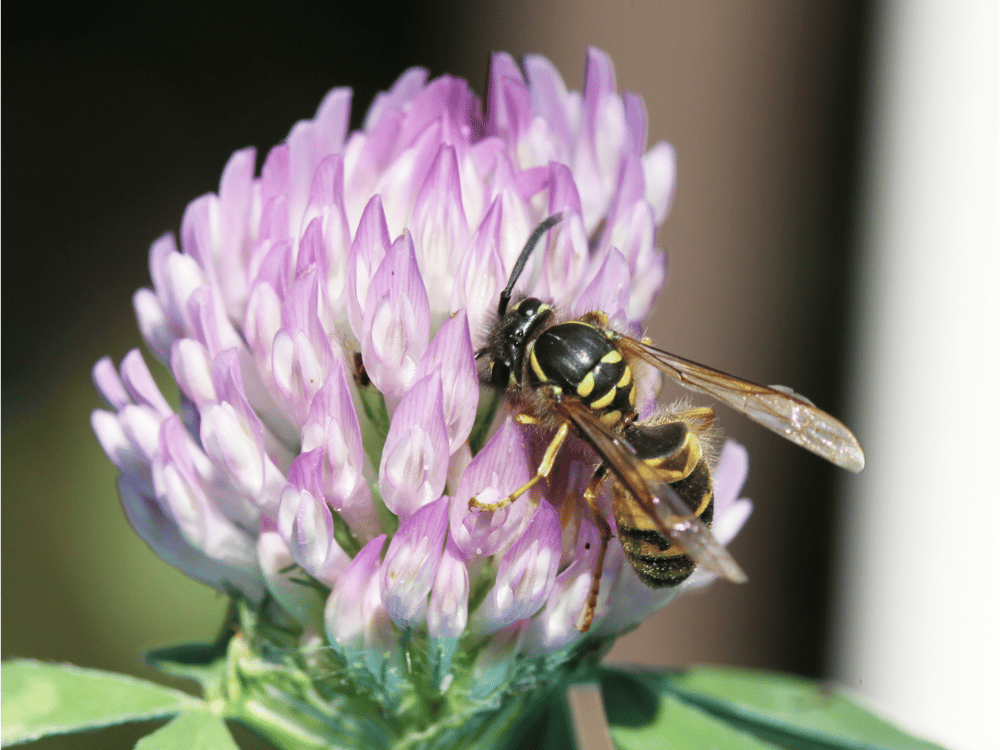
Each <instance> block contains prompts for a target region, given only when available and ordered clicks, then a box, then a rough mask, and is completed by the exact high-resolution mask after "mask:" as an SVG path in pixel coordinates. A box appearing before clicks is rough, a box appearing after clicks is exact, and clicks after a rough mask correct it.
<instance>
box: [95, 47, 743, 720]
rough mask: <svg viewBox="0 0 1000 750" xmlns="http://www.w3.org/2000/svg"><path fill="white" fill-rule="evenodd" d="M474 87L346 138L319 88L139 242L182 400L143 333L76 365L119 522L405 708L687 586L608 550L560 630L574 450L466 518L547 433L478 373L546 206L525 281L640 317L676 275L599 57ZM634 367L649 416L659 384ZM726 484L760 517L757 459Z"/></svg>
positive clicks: (520, 666) (467, 696)
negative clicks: (552, 222)
mask: <svg viewBox="0 0 1000 750" xmlns="http://www.w3.org/2000/svg"><path fill="white" fill-rule="evenodd" d="M485 99H486V101H485V108H484V107H483V105H482V103H481V102H480V100H479V99H478V98H477V96H476V95H475V94H474V93H473V92H472V91H471V90H470V88H469V86H468V84H467V83H466V82H465V81H463V80H460V79H456V78H452V77H449V76H442V77H440V78H436V79H433V80H429V81H428V80H427V73H426V71H424V70H421V69H412V70H409V71H407V72H406V73H404V74H403V75H402V76H401V77H400V78H399V80H398V81H397V82H396V83H395V84H394V85H393V87H392V88H391V89H390V90H389V91H387V92H384V93H382V94H380V95H379V96H377V97H376V98H375V100H374V102H373V103H372V105H371V107H370V109H369V111H368V113H367V116H366V118H365V120H364V125H363V127H362V128H361V129H360V130H358V131H354V132H348V119H349V109H350V103H351V92H350V90H348V89H335V90H333V91H331V92H330V93H329V94H328V95H327V96H326V98H325V99H324V100H323V102H322V103H321V104H320V107H319V109H318V111H317V113H316V116H315V117H314V118H313V119H311V120H307V121H303V122H299V123H298V124H296V125H295V126H294V127H293V128H292V130H291V132H290V133H289V135H288V138H287V139H286V140H285V142H283V143H281V144H280V145H278V146H276V147H274V148H273V149H272V150H271V151H270V152H269V153H268V154H267V155H266V157H265V158H264V159H263V163H262V165H261V167H260V171H259V174H258V173H257V172H256V166H255V165H256V160H257V156H256V153H255V152H254V150H253V149H246V150H243V151H238V152H236V153H235V154H233V156H232V157H231V158H230V160H229V162H228V164H227V165H226V167H225V169H224V170H223V173H222V178H221V181H220V185H219V190H218V192H217V193H212V194H208V195H205V196H202V197H201V198H198V199H197V200H195V201H193V202H192V203H191V204H190V205H189V206H188V208H187V210H186V212H185V214H184V217H183V220H182V222H181V231H180V239H179V245H178V241H177V240H176V239H175V238H174V236H173V235H169V234H168V235H165V236H163V237H161V238H160V239H158V240H156V241H155V242H154V243H153V245H152V248H151V251H150V272H151V276H152V282H153V283H152V287H151V288H147V289H141V290H139V291H138V292H137V293H136V294H135V298H134V305H135V312H136V316H137V318H138V322H139V327H140V329H141V332H142V335H143V338H144V340H145V342H146V344H147V346H148V347H149V350H150V352H151V353H152V355H153V356H154V357H155V358H156V359H158V360H159V361H160V362H162V363H163V364H164V365H166V366H167V367H168V368H169V370H170V373H171V374H172V376H173V378H174V380H175V381H176V384H177V387H178V390H179V406H178V408H177V409H175V408H173V407H172V406H171V405H170V404H169V403H168V401H167V399H166V398H165V397H164V395H163V394H162V393H161V391H160V390H159V388H158V387H157V386H156V384H155V383H154V380H153V377H152V375H151V373H150V371H149V369H148V368H147V365H146V363H145V362H144V360H143V357H142V355H140V353H139V352H138V351H132V352H130V353H129V354H128V355H126V357H125V358H124V359H123V360H122V362H121V364H120V367H118V368H117V369H116V368H115V367H114V366H113V364H112V362H111V361H110V359H107V358H105V359H102V360H101V361H100V362H98V363H97V365H96V366H95V368H94V381H95V383H96V386H97V389H98V390H99V392H100V393H101V395H102V396H103V398H104V400H105V401H106V402H107V404H108V406H109V407H110V409H109V410H99V411H95V412H94V414H93V418H92V422H93V427H94V430H95V432H96V434H97V436H98V439H99V440H100V443H101V445H102V447H103V448H104V450H105V452H106V453H107V455H108V457H109V458H110V459H111V461H112V462H113V463H114V464H115V466H116V467H117V468H118V469H119V472H120V478H119V482H118V489H119V494H120V497H121V501H122V505H123V507H124V510H125V513H126V515H127V517H128V519H129V521H130V523H131V524H132V526H133V527H134V528H135V530H136V531H137V533H138V534H139V535H140V536H141V537H142V538H143V539H144V540H145V541H146V542H147V543H148V544H149V546H150V547H151V548H152V549H153V550H154V551H155V552H156V553H157V554H158V555H159V556H160V557H161V558H163V559H164V560H166V561H167V562H168V563H170V564H171V565H174V566H175V567H177V568H179V569H180V570H182V571H184V572H185V573H187V574H188V575H190V576H192V577H194V578H196V579H198V580H200V581H203V582H204V583H206V584H208V585H210V586H213V587H215V588H216V589H218V590H220V591H223V592H225V593H227V594H231V595H233V596H236V597H238V598H239V599H240V600H241V601H243V602H245V603H246V605H247V607H249V608H256V611H258V612H261V613H264V615H263V617H264V619H265V620H267V621H268V622H271V623H280V624H281V625H282V628H283V631H282V632H285V633H287V632H291V633H292V634H293V640H294V639H297V641H295V642H296V643H298V644H299V645H302V644H306V643H312V644H319V645H320V649H319V650H318V651H317V652H316V654H318V655H317V656H316V658H317V659H319V660H320V662H321V663H322V664H323V665H325V667H324V669H326V670H327V671H326V672H325V674H327V675H331V674H336V675H337V680H339V681H340V682H338V683H337V684H350V685H352V686H353V688H352V689H356V690H357V691H360V693H361V694H364V695H366V696H369V697H371V698H372V699H373V700H375V699H377V700H379V701H381V702H382V703H383V704H385V703H386V702H389V703H391V704H392V705H395V706H397V708H399V711H400V712H404V713H405V707H406V706H408V705H410V703H408V702H407V698H406V696H407V695H409V694H411V693H414V692H415V693H417V694H423V693H422V692H421V691H424V692H427V691H429V692H430V693H433V694H435V695H441V694H444V693H446V692H448V693H449V694H450V695H460V696H462V700H465V701H467V702H468V703H469V705H472V704H474V703H475V702H476V701H480V702H483V703H484V704H485V703H486V702H489V701H490V700H495V699H496V697H497V696H499V695H507V694H509V693H510V692H511V691H513V690H514V687H512V685H513V684H514V683H516V681H517V680H518V679H522V680H523V679H528V678H527V677H525V675H526V674H527V672H526V670H528V671H530V669H529V666H530V665H535V667H532V668H536V671H535V672H534V673H533V674H534V675H535V678H537V675H538V674H539V673H540V671H541V670H542V669H543V667H544V669H551V668H553V666H554V665H558V664H571V663H572V660H573V658H575V656H574V655H577V654H579V653H582V651H581V649H588V648H589V649H591V650H592V651H596V650H599V648H600V647H601V646H600V644H604V643H610V641H611V640H612V639H613V638H614V636H616V635H617V634H619V633H621V632H624V631H626V630H629V629H631V628H632V627H634V626H635V624H637V623H638V622H639V621H640V620H641V619H643V618H644V617H645V616H647V615H648V614H649V613H651V612H652V611H654V610H655V609H656V608H658V607H659V606H662V605H663V604H664V603H665V601H666V600H667V599H669V598H670V597H672V596H673V595H675V594H676V593H677V589H666V590H663V589H661V590H653V589H650V588H648V587H646V586H645V585H644V584H642V583H641V582H640V581H639V579H638V578H637V577H636V575H635V573H634V572H633V571H632V569H631V568H630V566H629V565H628V563H627V562H626V561H625V559H624V555H623V554H622V550H621V547H620V545H619V544H618V542H617V540H615V539H613V540H612V542H611V544H610V547H609V550H608V554H607V559H606V560H605V565H604V570H603V577H602V583H601V587H600V592H601V595H600V598H599V600H598V603H597V609H596V613H595V618H594V624H593V628H592V630H591V632H590V633H589V634H584V633H582V632H580V631H579V630H578V629H577V627H576V624H577V621H578V618H579V616H580V612H581V610H582V609H583V607H584V606H585V605H586V602H587V597H588V593H589V591H590V590H591V582H592V578H593V575H594V570H595V567H594V566H595V562H596V558H595V554H596V549H597V547H598V540H599V532H598V530H597V527H596V526H595V524H594V522H593V520H592V519H591V518H590V517H589V515H588V513H589V511H588V509H587V507H586V505H585V504H583V502H582V500H581V497H582V492H583V489H584V487H585V486H586V483H587V481H588V478H589V475H590V473H592V471H593V469H594V466H595V464H596V458H595V456H594V454H593V453H592V451H591V450H590V449H589V448H588V447H587V446H586V445H585V444H584V443H582V442H581V441H579V440H576V439H575V438H571V439H570V440H569V441H568V443H567V445H566V447H565V448H564V451H563V452H562V454H561V455H560V459H559V462H558V466H557V467H556V470H555V471H554V473H553V474H552V475H551V476H550V477H549V481H548V482H547V483H546V482H541V483H539V484H538V485H536V487H535V488H533V489H532V490H531V491H530V492H528V493H526V494H524V495H522V496H521V497H520V498H518V499H517V500H516V501H515V502H513V503H511V504H510V505H508V506H507V507H505V508H502V509H500V510H496V511H493V512H488V511H486V512H480V511H477V510H470V507H469V501H470V499H471V498H472V497H474V496H475V497H478V498H479V499H480V500H486V501H487V502H489V501H490V500H491V499H493V500H496V499H499V498H502V497H505V496H506V495H508V494H509V493H511V492H512V491H513V490H515V489H517V488H518V487H520V486H521V485H523V484H524V483H525V482H527V481H528V479H529V478H530V477H531V476H532V475H533V474H534V472H535V469H536V467H537V466H538V461H539V460H540V458H541V454H542V452H544V448H545V436H544V434H543V433H542V432H541V431H540V429H539V428H538V427H536V426H530V425H521V424H518V423H516V422H515V421H514V420H513V419H512V418H511V415H510V413H509V410H507V409H506V408H505V407H504V404H503V400H502V399H498V398H497V394H496V393H494V392H493V391H492V390H491V389H489V388H488V387H486V386H484V385H482V384H481V383H480V380H479V376H478V374H477V367H476V361H475V352H476V351H477V350H478V349H479V348H480V347H481V346H483V342H484V339H485V337H486V336H487V335H488V332H489V329H490V326H491V322H492V316H493V315H494V312H495V309H496V305H497V300H498V297H499V294H500V291H501V290H502V289H503V287H504V286H505V284H506V282H507V278H508V276H509V274H510V272H511V269H512V267H513V264H514V262H515V260H516V259H517V257H518V254H519V253H520V251H521V248H522V247H523V246H524V244H525V241H526V239H527V238H528V236H529V234H530V233H531V232H532V230H533V228H534V227H535V226H536V225H537V224H538V223H539V222H540V221H541V220H542V219H544V218H545V217H546V216H549V215H552V214H554V213H557V212H558V213H561V214H562V215H563V217H564V219H563V221H562V222H561V223H560V224H559V225H558V226H556V227H555V228H553V229H552V230H551V231H550V232H549V233H548V234H547V236H546V237H545V239H544V240H543V245H542V246H541V247H540V248H539V250H538V251H537V252H536V254H535V256H534V257H533V259H532V261H531V263H529V266H528V268H527V270H526V272H525V273H524V274H523V276H522V278H521V279H520V280H519V282H518V285H517V287H516V289H515V292H516V293H517V294H530V295H532V296H535V297H538V298H540V299H543V300H547V301H549V302H551V303H552V304H553V305H554V306H555V307H557V308H558V309H559V310H561V311H563V312H564V313H565V314H567V315H569V316H578V315H581V314H583V313H585V312H587V311H590V310H603V311H604V312H606V313H607V314H608V315H609V316H610V318H611V319H612V321H614V324H615V326H616V327H617V328H620V329H622V330H631V331H638V330H639V329H640V327H641V321H642V320H643V318H644V317H645V316H646V314H647V313H648V312H649V310H650V308H651V305H652V303H653V301H654V297H655V296H656V294H657V292H658V290H659V288H660V286H661V285H662V283H663V281H664V278H665V272H666V256H665V254H664V253H663V252H662V251H661V250H659V249H658V248H656V246H655V233H656V229H657V227H658V226H659V225H660V223H661V222H662V221H663V220H664V218H665V217H666V215H667V212H668V210H669V208H670V203H671V199H672V196H673V191H674V172H675V165H674V154H673V150H672V148H671V147H670V146H669V145H668V144H666V143H657V144H655V145H654V146H652V147H651V148H647V144H646V140H647V124H646V112H645V109H644V107H643V104H642V101H641V99H640V98H639V97H638V96H636V95H634V94H625V95H624V96H622V95H619V94H618V93H617V91H616V87H615V78H614V71H613V68H612V66H611V63H610V60H609V59H608V58H607V56H606V55H605V54H604V53H602V52H600V51H598V50H590V51H589V53H588V56H587V65H586V83H585V86H584V90H583V92H576V91H570V90H568V89H567V88H566V86H565V84H564V83H563V80H562V79H561V77H560V76H559V74H558V73H557V72H556V70H555V69H554V68H553V66H552V65H551V63H549V61H547V60H546V59H544V58H542V57H537V56H530V57H528V58H526V60H525V61H524V68H523V71H522V69H521V68H519V67H518V66H517V64H515V62H514V61H513V60H512V59H511V58H510V57H509V56H508V55H505V54H498V55H495V56H494V57H493V60H492V64H491V69H490V74H489V82H488V89H487V93H486V98H485ZM639 385H640V392H641V396H640V413H649V412H650V411H651V410H652V408H653V404H654V401H655V392H656V390H657V388H656V386H657V383H656V379H655V375H654V374H649V373H647V374H641V373H640V383H639ZM715 472H716V519H717V520H716V533H717V535H718V536H719V537H720V538H721V539H722V541H723V542H728V541H729V539H731V538H732V536H734V535H735V533H736V532H737V530H738V529H739V527H740V526H741V525H742V523H743V521H744V520H745V519H746V516H747V514H748V512H749V503H748V501H746V500H738V499H737V497H738V494H739V491H740V487H741V485H742V482H743V479H744V477H745V473H746V455H745V452H744V451H743V450H742V449H741V448H739V447H738V446H736V445H735V444H732V443H727V444H726V445H725V447H724V448H723V450H722V451H721V455H720V458H719V461H718V465H717V467H716V469H715ZM606 484H607V483H606ZM599 502H600V503H602V504H603V507H604V510H605V512H606V513H608V511H609V507H610V506H609V502H610V501H609V498H608V492H607V491H605V492H604V493H603V495H602V496H601V498H599ZM608 516H609V520H610V514H608ZM709 577H710V576H708V574H704V573H701V572H696V573H695V575H694V576H693V577H692V578H691V579H690V580H689V582H688V583H686V584H684V586H682V587H680V588H682V589H683V588H685V587H688V586H692V585H697V584H698V583H699V582H704V580H705V579H707V578H709ZM588 644H589V645H588ZM595 644H598V645H595ZM303 648H304V647H303ZM415 665H417V666H415ZM420 665H422V668H424V671H423V672H420V669H418V666H420ZM539 665H542V666H539ZM314 666H315V665H314ZM315 673H316V674H323V673H324V672H323V669H318V670H317V671H316V672H315ZM418 673H420V675H422V676H415V675H417V674H418ZM317 679H318V678H317ZM512 681H513V682H512ZM335 694H336V695H340V694H339V693H336V690H334V689H333V688H329V690H328V693H326V694H325V695H327V697H326V700H328V701H330V702H331V705H333V704H334V703H335V702H336V700H353V698H344V697H341V698H335V697H333V696H334V695H335ZM477 705H478V704H477Z"/></svg>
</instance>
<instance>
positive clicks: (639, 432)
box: [611, 419, 714, 588]
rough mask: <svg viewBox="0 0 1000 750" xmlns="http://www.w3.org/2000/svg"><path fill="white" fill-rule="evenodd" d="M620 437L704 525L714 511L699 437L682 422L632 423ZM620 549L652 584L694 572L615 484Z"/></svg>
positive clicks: (689, 562)
mask: <svg viewBox="0 0 1000 750" xmlns="http://www.w3.org/2000/svg"><path fill="white" fill-rule="evenodd" d="M625 439H626V440H627V441H628V442H629V444H630V445H631V446H632V447H633V448H635V450H636V455H637V457H638V458H640V459H641V460H642V461H644V462H645V463H646V464H647V465H648V466H650V467H652V468H653V469H655V470H656V473H657V474H658V475H659V476H660V477H661V478H662V479H663V481H665V482H667V483H668V484H669V485H670V486H671V487H672V488H673V490H674V491H675V492H676V493H677V494H678V496H680V498H681V499H682V500H683V501H684V503H685V505H687V506H688V507H689V508H690V509H691V512H692V514H693V515H695V516H697V517H698V518H699V519H701V521H702V523H704V524H705V525H706V526H711V524H712V514H713V510H714V502H713V490H712V474H711V470H710V469H709V466H708V460H707V459H706V457H705V455H704V453H703V451H702V449H701V441H700V439H699V438H698V436H697V435H696V434H695V433H694V432H693V431H692V430H691V428H690V426H689V425H688V424H687V422H685V421H683V420H682V419H679V420H677V421H670V422H665V423H662V424H656V425H632V426H630V427H628V428H626V429H625ZM611 499H612V509H613V512H614V516H615V523H616V524H617V525H618V536H619V538H620V540H621V544H622V549H623V550H624V552H625V557H626V558H627V559H628V561H629V563H630V564H631V565H632V568H633V569H634V570H635V572H636V575H638V576H639V579H640V580H641V581H642V582H643V583H645V584H646V585H647V586H650V587H652V588H662V587H666V586H676V585H678V584H679V583H681V582H683V581H684V580H685V579H686V578H687V577H688V576H690V575H691V573H693V572H694V569H695V562H694V560H692V559H691V558H690V557H689V556H688V555H686V554H684V552H682V551H681V550H680V549H679V548H677V547H675V546H674V545H672V544H671V542H670V540H669V539H667V538H666V537H664V536H663V534H662V533H660V531H659V529H658V527H657V525H656V522H655V520H654V519H653V518H652V517H651V516H650V515H649V512H648V511H647V510H646V509H644V508H643V507H642V506H641V505H640V504H639V502H638V501H637V500H636V498H635V497H634V496H633V495H632V493H631V492H629V491H628V490H627V489H626V488H625V487H624V486H622V484H621V483H619V482H617V481H616V482H615V483H614V486H613V487H612V490H611Z"/></svg>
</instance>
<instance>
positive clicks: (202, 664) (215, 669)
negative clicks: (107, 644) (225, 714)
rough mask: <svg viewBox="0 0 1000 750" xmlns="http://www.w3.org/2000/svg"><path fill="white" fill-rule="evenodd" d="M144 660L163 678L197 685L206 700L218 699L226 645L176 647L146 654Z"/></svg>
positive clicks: (223, 675) (205, 644) (222, 677)
mask: <svg viewBox="0 0 1000 750" xmlns="http://www.w3.org/2000/svg"><path fill="white" fill-rule="evenodd" d="M143 660H144V661H145V662H146V664H148V665H149V666H150V667H152V668H153V669H156V670H157V671H160V672H163V674H167V675H170V676H171V677H180V678H182V679H185V680H193V681H194V682H197V683H198V684H199V685H201V690H202V695H203V696H204V697H205V698H206V699H208V700H211V699H214V698H218V697H219V696H220V692H221V685H222V681H223V680H224V679H225V677H226V643H225V642H222V643H179V644H177V645H175V646H167V647H165V648H157V649H153V650H152V651H148V652H146V653H145V654H144V655H143Z"/></svg>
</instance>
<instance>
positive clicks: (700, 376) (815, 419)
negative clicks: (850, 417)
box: [614, 334, 865, 471]
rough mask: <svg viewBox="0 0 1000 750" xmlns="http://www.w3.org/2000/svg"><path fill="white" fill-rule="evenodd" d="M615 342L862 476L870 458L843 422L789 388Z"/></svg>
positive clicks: (628, 341)
mask: <svg viewBox="0 0 1000 750" xmlns="http://www.w3.org/2000/svg"><path fill="white" fill-rule="evenodd" d="M614 340H615V343H616V344H617V345H618V346H619V347H621V349H622V350H623V351H624V352H626V353H627V354H629V355H631V356H634V357H636V358H637V359H640V360H642V361H644V362H648V363H649V364H651V365H653V366H654V367H656V368H657V369H659V370H662V371H663V372H665V373H666V374H667V375H669V376H670V377H672V378H673V379H674V380H676V381H677V382H678V383H680V384H681V385H682V386H684V387H685V388H690V389H691V390H693V391H700V392H701V393H707V394H708V395H710V396H714V397H715V398H717V399H718V400H719V401H721V402H722V403H724V404H726V406H730V407H732V408H733V409H736V411H739V412H742V413H744V414H746V415H747V416H748V417H750V419H752V420H753V421H755V422H758V423H759V424H762V425H764V426H765V427H767V428H768V429H769V430H773V431H774V432H776V433H778V434H779V435H781V436H783V437H785V438H787V439H788V440H791V441H792V442H793V443H795V444H796V445H800V446H802V447H803V448H805V449H806V450H810V451H812V452H813V453H815V454H816V455H818V456H821V457H823V458H825V459H826V460H827V461H830V462H832V463H834V464H836V465H837V466H840V467H842V468H844V469H848V470H849V471H861V470H862V469H863V468H864V466H865V454H864V452H863V451H862V450H861V446H860V445H859V444H858V440H857V438H856V437H854V434H853V433H852V432H851V431H850V430H849V429H847V427H845V426H844V424H843V423H842V422H840V420H838V419H836V418H835V417H832V416H830V415H829V414H827V413H826V412H825V411H823V410H821V409H817V408H816V407H815V406H814V405H813V404H812V402H810V401H809V400H808V399H807V398H805V397H804V396H800V395H799V394H798V393H795V391H793V390H792V389H790V388H786V387H784V386H780V385H779V386H767V385H760V384H759V383H754V382H751V381H749V380H743V379H742V378H737V377H735V376H733V375H729V374H727V373H724V372H721V371H719V370H713V369H712V368H711V367H706V366H705V365H699V364H698V363H697V362H692V361H691V360H689V359H684V358H683V357H678V356H677V355H675V354H670V353H669V352H665V351H663V350H662V349H657V348H656V347H654V346H650V345H649V344H645V343H643V342H641V341H637V340H636V339H633V338H630V337H629V336H625V335H623V334H616V335H615V339H614Z"/></svg>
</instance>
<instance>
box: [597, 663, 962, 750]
mask: <svg viewBox="0 0 1000 750" xmlns="http://www.w3.org/2000/svg"><path fill="white" fill-rule="evenodd" d="M601 685H602V691H603V694H604V700H605V705H606V708H607V712H608V721H609V723H610V724H611V734H612V737H613V738H614V740H615V742H616V744H618V746H619V747H620V748H626V747H628V748H646V747H653V746H656V747H661V746H665V747H670V748H675V747H676V748H686V747H692V748H695V747H709V746H711V745H712V743H715V744H716V745H718V746H727V747H750V748H765V747H773V746H777V747H782V748H790V749H792V750H943V749H942V748H941V747H940V746H939V745H935V744H934V743H931V742H928V741H926V740H922V739H919V738H916V737H913V736H912V735H909V734H907V733H906V732H904V731H902V730H901V729H899V728H898V727H896V726H895V725H893V724H891V723H889V722H888V721H886V720H884V719H882V718H880V717H878V716H876V715H875V714H873V713H872V712H870V711H868V710H866V709H864V708H862V707H860V706H859V705H858V704H856V703H854V702H853V701H851V700H850V699H849V698H847V697H845V696H844V695H843V694H842V693H840V692H839V691H837V690H835V689H831V688H829V687H828V686H826V685H824V684H821V683H817V682H814V681H812V680H807V679H805V678H801V677H795V676H791V675H782V674H776V673H771V672H761V671H754V670H741V669H732V668H726V667H693V668H690V669H686V670H683V671H676V672H657V671H646V670H631V671H627V672H626V671H623V670H619V669H611V668H604V669H602V670H601ZM691 737H700V738H701V739H699V740H698V741H697V742H694V743H693V744H692V743H691V742H690V738H691ZM727 737H728V738H729V739H726V738H727ZM771 743H773V744H771Z"/></svg>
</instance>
